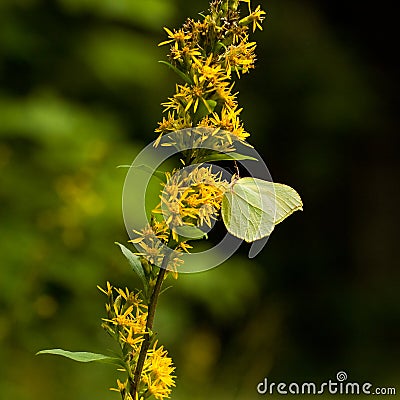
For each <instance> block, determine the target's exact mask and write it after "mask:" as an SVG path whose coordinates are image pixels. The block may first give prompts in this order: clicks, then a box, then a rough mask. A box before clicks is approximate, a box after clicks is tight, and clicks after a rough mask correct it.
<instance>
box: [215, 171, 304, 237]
mask: <svg viewBox="0 0 400 400" xmlns="http://www.w3.org/2000/svg"><path fill="white" fill-rule="evenodd" d="M302 206H303V203H302V201H301V198H300V196H299V195H298V193H297V192H296V191H295V190H294V189H292V188H291V187H290V186H287V185H283V184H280V183H274V182H268V181H264V180H261V179H257V178H241V179H239V180H238V181H236V182H234V183H233V184H232V186H231V187H230V188H229V189H228V190H227V192H226V193H225V194H224V197H223V200H222V210H221V211H222V212H221V213H222V219H223V221H224V224H225V226H226V228H227V230H228V232H229V233H231V234H232V235H234V236H236V237H238V238H240V239H243V240H245V241H246V242H254V241H255V240H259V239H262V238H264V237H266V236H269V235H270V234H271V233H272V231H273V229H274V227H275V225H276V224H278V223H279V222H281V221H283V220H284V219H285V218H287V217H288V216H289V215H291V214H292V213H293V212H295V211H297V210H301V209H302Z"/></svg>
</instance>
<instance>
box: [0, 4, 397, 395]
mask: <svg viewBox="0 0 400 400" xmlns="http://www.w3.org/2000/svg"><path fill="white" fill-rule="evenodd" d="M261 3H262V6H263V8H264V9H266V10H267V13H268V16H267V20H266V21H265V23H264V31H263V32H257V33H256V35H255V39H256V40H257V41H258V64H257V68H256V70H254V71H253V72H252V73H251V74H250V75H248V76H245V77H244V78H243V79H241V81H240V82H238V83H237V86H236V88H237V89H238V90H239V91H240V95H239V101H240V104H241V106H243V107H244V111H243V113H242V118H243V120H244V122H245V127H246V128H247V130H248V131H249V132H250V133H251V137H250V142H251V143H252V144H253V145H254V146H255V147H256V149H257V150H258V151H259V152H260V153H262V155H263V157H264V160H265V161H266V162H267V164H268V166H269V168H270V171H271V173H272V176H273V178H274V180H276V181H278V182H285V183H287V184H289V185H291V186H293V187H295V188H296V189H297V190H298V191H299V192H300V193H301V195H302V197H303V201H304V212H303V213H296V214H294V215H293V216H292V217H290V218H289V219H288V220H287V221H285V222H284V223H283V224H282V225H279V226H278V227H277V229H276V231H275V232H274V234H273V235H272V236H271V239H270V240H269V242H268V244H267V246H266V248H265V249H264V250H263V252H262V253H261V254H260V255H259V256H258V257H257V258H256V259H254V260H249V259H247V257H246V254H247V249H248V248H247V247H246V246H243V248H242V251H241V252H240V253H239V254H237V255H236V256H234V257H233V258H232V259H231V260H230V261H229V262H226V263H225V264H224V265H222V266H220V267H218V268H216V269H213V270H211V271H207V272H204V273H200V274H197V275H181V276H180V277H179V279H178V280H177V281H176V282H175V281H173V282H172V285H173V288H172V289H170V290H168V291H167V292H166V293H165V295H163V296H162V298H161V300H160V306H159V310H158V314H157V322H156V325H157V329H158V331H159V338H160V341H161V342H162V343H164V344H165V345H166V347H167V348H168V349H169V351H170V354H171V355H172V357H173V358H174V361H175V363H176V365H177V374H178V380H177V388H176V390H175V391H174V393H173V399H176V400H183V399H195V400H197V399H220V400H225V399H226V400H227V399H238V400H250V399H258V398H262V396H260V395H258V394H257V392H256V385H257V383H258V382H260V381H261V380H262V379H263V378H264V377H266V376H267V377H268V378H269V379H270V380H272V381H275V382H280V381H284V382H293V381H295V382H303V381H315V382H316V383H321V382H323V381H327V380H329V379H334V378H335V376H336V373H337V372H338V371H340V370H343V371H346V372H347V375H348V377H349V379H348V380H349V381H354V382H364V381H369V382H371V383H373V384H374V386H380V387H396V386H397V390H398V392H400V363H399V360H400V297H399V291H400V290H399V289H400V271H399V268H398V267H399V265H398V264H399V263H398V260H399V257H398V247H399V234H398V218H397V215H396V214H398V213H397V208H398V204H399V201H400V196H399V173H398V172H399V171H398V159H399V157H398V151H399V146H398V144H397V142H396V140H395V139H397V135H398V123H397V115H396V114H397V112H398V109H397V107H398V105H396V100H397V98H398V86H396V85H397V82H396V80H395V78H397V74H398V68H397V65H396V64H395V61H394V60H395V57H394V54H395V53H396V52H397V50H396V45H395V40H394V39H395V37H396V36H395V35H396V34H397V32H395V25H396V21H395V20H394V11H393V10H391V9H390V8H387V7H385V5H384V3H382V2H380V3H379V4H378V5H375V6H374V7H370V6H368V3H367V4H365V3H361V4H357V3H355V2H353V3H354V4H353V3H350V4H349V3H346V2H341V3H340V2H339V3H338V2H332V1H316V0H314V1H312V0H308V1H294V0H293V1H292V0H285V1H278V0H269V1H261ZM207 4H208V3H207V1H206V0H201V1H197V2H189V1H183V0H146V1H138V0H53V1H50V0H48V1H46V0H1V2H0V140H1V141H0V235H1V237H0V256H1V258H0V265H1V274H0V362H1V374H0V397H1V398H2V399H3V398H4V399H13V400H34V399H35V400H39V399H40V400H46V399H55V398H57V399H58V400H67V399H71V398H73V399H76V400H88V399H95V398H103V399H117V398H118V395H117V394H115V393H112V392H108V388H109V387H111V386H113V385H114V382H115V379H116V377H117V374H116V372H115V371H114V369H113V368H112V367H109V366H103V365H100V366H97V365H82V364H78V363H75V362H72V361H68V360H63V359H60V358H56V357H51V356H41V357H35V356H34V354H35V352H36V351H38V350H40V349H43V348H52V347H62V348H67V349H71V350H89V351H94V352H102V351H104V349H105V348H106V349H108V348H112V346H113V343H112V342H111V340H110V339H109V338H108V337H107V335H106V333H105V332H103V331H102V330H101V328H100V327H99V325H100V319H101V317H102V316H103V315H104V311H103V310H104V304H103V300H104V299H103V297H102V295H101V294H100V292H99V291H98V290H97V289H96V285H97V284H100V285H104V284H105V282H106V280H110V281H111V282H112V283H113V284H115V285H122V286H125V285H128V286H130V287H134V286H135V285H136V283H137V281H136V280H135V279H136V278H135V277H134V276H133V273H132V272H131V271H130V269H129V267H128V265H127V263H126V261H125V260H124V259H123V257H122V255H121V254H120V252H119V250H118V248H117V247H116V246H115V245H114V244H113V243H114V242H115V241H119V242H122V243H124V242H126V241H127V240H128V236H127V234H126V232H125V228H124V225H123V220H122V213H121V192H122V186H123V182H124V177H125V173H126V170H124V169H117V168H116V166H118V165H121V164H129V163H130V162H131V161H132V160H133V158H134V156H135V154H136V153H137V152H138V151H139V150H140V149H141V148H142V147H144V146H145V145H146V144H147V143H148V142H150V141H151V140H153V139H154V138H155V135H154V133H153V131H154V128H155V126H156V123H157V121H159V120H160V119H161V111H162V108H161V106H160V103H161V102H162V101H164V100H165V99H166V98H167V97H168V96H170V95H171V94H172V93H173V91H174V85H175V82H176V76H175V75H174V74H173V72H171V71H170V70H168V69H167V68H166V67H164V66H163V65H161V64H159V63H157V61H158V60H161V59H164V58H165V55H166V52H167V49H166V48H165V47H164V48H158V47H157V43H159V42H160V41H162V40H163V39H164V33H163V30H162V27H163V26H169V27H179V26H180V25H181V23H182V22H183V21H184V19H185V17H187V16H192V17H196V15H197V13H198V12H200V11H202V10H205V9H206V8H207ZM254 5H257V4H254ZM278 397H279V396H277V397H276V398H278ZM360 397H361V396H360Z"/></svg>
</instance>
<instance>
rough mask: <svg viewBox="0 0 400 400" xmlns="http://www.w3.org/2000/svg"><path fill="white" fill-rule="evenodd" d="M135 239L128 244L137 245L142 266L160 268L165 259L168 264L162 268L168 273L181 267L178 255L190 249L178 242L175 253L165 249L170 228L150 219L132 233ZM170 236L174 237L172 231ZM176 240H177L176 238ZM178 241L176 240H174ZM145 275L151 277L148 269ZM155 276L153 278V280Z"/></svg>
mask: <svg viewBox="0 0 400 400" xmlns="http://www.w3.org/2000/svg"><path fill="white" fill-rule="evenodd" d="M133 232H134V233H135V234H136V235H137V238H135V239H132V240H130V242H132V243H135V244H138V245H139V246H140V248H141V249H142V251H141V252H139V253H136V255H138V256H141V257H142V260H141V261H142V265H144V266H147V265H148V263H150V264H153V265H157V266H161V264H162V263H163V260H164V259H165V258H166V257H167V259H168V264H167V265H165V266H164V267H165V268H166V269H168V270H169V271H176V270H177V268H178V267H179V266H180V265H182V263H183V261H182V259H181V258H180V257H179V253H182V252H188V249H190V248H191V246H190V245H189V244H187V243H186V242H185V241H182V242H179V244H178V245H177V246H175V248H174V250H175V252H171V251H169V250H168V248H167V247H166V246H167V245H168V242H169V239H170V232H171V230H170V228H169V227H168V225H167V222H166V221H165V220H162V221H157V220H156V219H155V218H152V220H151V223H150V224H148V225H147V226H146V227H145V228H143V229H142V230H140V231H137V230H134V231H133ZM172 236H174V237H175V235H174V233H173V231H172ZM176 239H177V238H176ZM176 241H178V240H176ZM146 273H147V274H149V275H151V273H152V270H151V268H150V267H149V268H148V271H146ZM155 278H156V276H154V279H155ZM154 283H155V282H150V286H153V285H154Z"/></svg>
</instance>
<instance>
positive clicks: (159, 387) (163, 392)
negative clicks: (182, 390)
mask: <svg viewBox="0 0 400 400" xmlns="http://www.w3.org/2000/svg"><path fill="white" fill-rule="evenodd" d="M157 344H158V342H157V341H156V342H155V343H154V345H153V347H152V348H151V349H150V350H148V352H147V356H146V361H145V363H144V367H143V371H142V376H143V378H142V380H143V382H144V383H145V384H146V385H147V387H148V391H149V392H150V393H151V394H152V395H153V396H154V397H155V398H156V399H157V400H163V399H164V398H169V395H170V394H171V387H172V386H175V378H176V376H174V375H173V373H174V371H175V367H174V366H173V364H172V359H171V358H170V357H168V353H167V351H166V350H165V349H164V347H163V346H160V347H158V348H157Z"/></svg>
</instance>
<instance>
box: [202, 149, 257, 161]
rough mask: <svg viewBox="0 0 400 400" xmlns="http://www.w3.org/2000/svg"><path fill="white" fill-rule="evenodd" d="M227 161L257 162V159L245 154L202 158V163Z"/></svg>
mask: <svg viewBox="0 0 400 400" xmlns="http://www.w3.org/2000/svg"><path fill="white" fill-rule="evenodd" d="M227 160H228V161H229V160H237V161H240V160H252V161H258V160H257V158H255V157H251V156H247V155H245V154H240V153H236V152H234V151H233V152H231V153H213V154H210V155H208V156H206V157H204V158H202V161H203V162H209V161H227Z"/></svg>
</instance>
